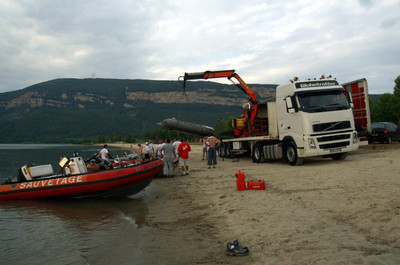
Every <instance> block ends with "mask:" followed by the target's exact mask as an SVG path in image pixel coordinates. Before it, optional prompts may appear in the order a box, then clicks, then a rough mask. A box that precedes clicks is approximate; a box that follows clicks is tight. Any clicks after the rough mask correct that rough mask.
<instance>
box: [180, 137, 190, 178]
mask: <svg viewBox="0 0 400 265" xmlns="http://www.w3.org/2000/svg"><path fill="white" fill-rule="evenodd" d="M190 151H192V149H191V148H190V144H189V143H188V142H186V140H185V138H181V144H180V145H179V147H178V154H179V164H181V166H182V174H183V175H189V163H188V160H189V152H190Z"/></svg>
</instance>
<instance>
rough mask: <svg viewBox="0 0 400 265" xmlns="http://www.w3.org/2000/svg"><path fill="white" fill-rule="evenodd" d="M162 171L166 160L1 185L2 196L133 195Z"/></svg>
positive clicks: (30, 197)
mask: <svg viewBox="0 0 400 265" xmlns="http://www.w3.org/2000/svg"><path fill="white" fill-rule="evenodd" d="M161 172H162V161H161V160H153V161H150V162H148V163H144V164H141V165H135V166H131V167H124V168H117V169H112V170H104V171H97V172H93V173H86V174H80V175H73V176H61V177H55V178H43V179H39V180H33V181H28V182H21V183H13V184H3V185H0V199H9V200H13V199H41V198H55V197H60V198H63V197H68V198H87V197H117V196H129V195H132V194H135V193H138V192H139V191H141V190H142V189H144V188H145V187H146V186H147V185H149V184H150V182H151V181H152V180H153V179H154V178H155V177H156V176H158V175H159V174H160V173H161Z"/></svg>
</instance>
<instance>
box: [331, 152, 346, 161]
mask: <svg viewBox="0 0 400 265" xmlns="http://www.w3.org/2000/svg"><path fill="white" fill-rule="evenodd" d="M346 157H347V153H340V154H333V155H331V158H332V159H333V160H345V159H346Z"/></svg>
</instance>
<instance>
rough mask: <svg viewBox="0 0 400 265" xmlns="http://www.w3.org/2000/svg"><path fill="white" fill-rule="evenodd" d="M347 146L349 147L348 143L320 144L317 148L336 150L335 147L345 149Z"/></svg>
mask: <svg viewBox="0 0 400 265" xmlns="http://www.w3.org/2000/svg"><path fill="white" fill-rule="evenodd" d="M348 145H350V141H347V142H340V143H332V144H321V145H320V146H319V147H320V148H321V149H331V148H337V147H345V146H348Z"/></svg>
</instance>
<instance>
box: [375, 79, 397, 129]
mask: <svg viewBox="0 0 400 265" xmlns="http://www.w3.org/2000/svg"><path fill="white" fill-rule="evenodd" d="M394 83H395V86H394V87H393V94H390V93H385V94H383V95H381V96H380V97H379V99H378V101H377V102H376V103H374V102H373V101H372V100H370V110H371V120H372V122H381V121H389V122H393V123H394V124H399V122H400V75H399V76H397V78H396V79H395V80H394Z"/></svg>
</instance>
